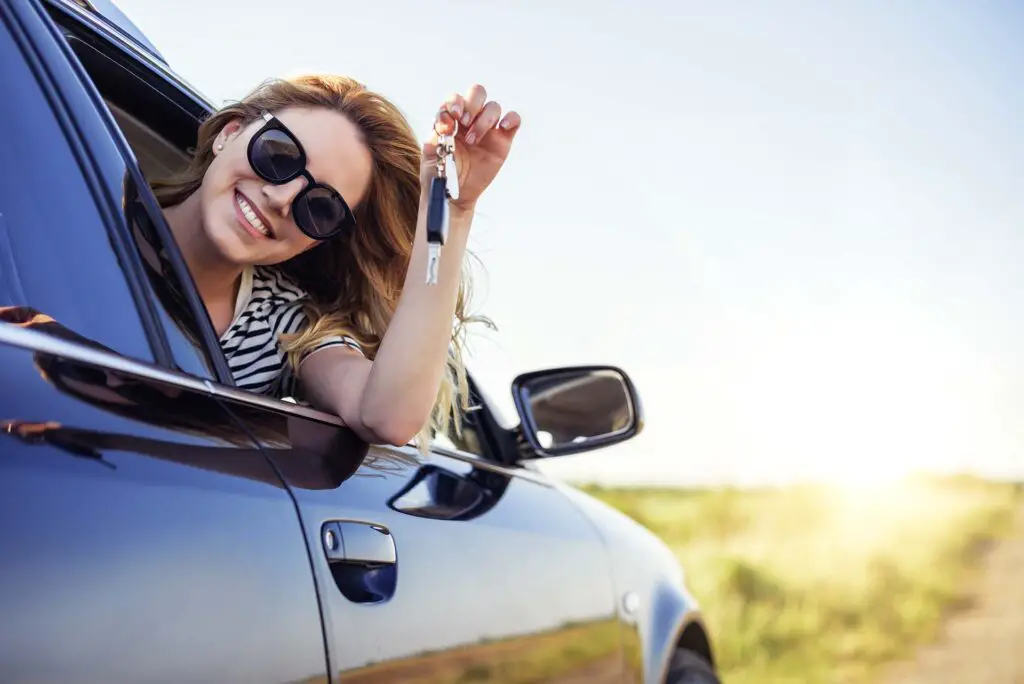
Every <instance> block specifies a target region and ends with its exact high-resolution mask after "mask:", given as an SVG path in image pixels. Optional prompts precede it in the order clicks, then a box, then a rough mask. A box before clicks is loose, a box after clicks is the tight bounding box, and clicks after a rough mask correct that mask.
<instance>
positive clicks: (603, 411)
mask: <svg viewBox="0 0 1024 684" xmlns="http://www.w3.org/2000/svg"><path fill="white" fill-rule="evenodd" d="M520 391H521V396H522V404H523V407H524V408H525V410H526V411H527V412H528V413H529V416H528V418H529V420H528V421H526V422H527V424H528V425H529V424H530V423H532V425H529V427H530V429H532V430H533V431H534V434H535V435H536V437H537V441H538V442H539V443H540V445H541V446H542V447H543V448H544V450H545V451H548V452H550V453H555V452H559V451H567V450H576V449H583V448H586V447H587V446H589V445H590V444H591V443H593V442H596V441H603V440H605V439H608V438H612V437H615V436H617V435H622V434H624V433H626V432H628V431H629V430H630V429H632V428H633V426H634V424H635V422H636V415H635V409H634V407H633V402H632V399H631V397H630V392H629V387H628V386H627V385H626V381H625V378H623V377H622V374H621V373H618V372H616V371H614V370H611V369H599V370H569V371H559V372H557V373H552V374H550V375H548V374H544V375H538V376H536V377H533V378H530V379H529V380H527V381H526V382H525V383H523V384H522V385H521V389H520Z"/></svg>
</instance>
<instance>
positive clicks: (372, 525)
mask: <svg viewBox="0 0 1024 684" xmlns="http://www.w3.org/2000/svg"><path fill="white" fill-rule="evenodd" d="M219 396H221V398H222V400H223V401H225V402H226V405H227V406H228V407H229V408H230V410H231V411H232V412H233V413H235V414H236V415H237V416H238V417H239V418H241V419H242V420H243V421H244V423H245V424H246V425H247V426H248V427H249V428H250V429H251V430H257V429H263V430H264V431H265V432H266V433H268V435H269V436H270V437H272V438H276V440H275V442H274V443H270V442H268V443H267V445H266V446H267V450H268V451H267V452H268V453H269V454H270V455H271V458H272V460H273V461H274V463H275V464H276V465H277V466H278V468H279V469H280V470H281V472H282V473H283V475H284V478H285V480H286V481H287V482H288V484H289V486H290V487H291V489H292V492H293V494H294V496H295V499H296V501H297V502H298V506H299V510H300V513H301V515H302V519H303V523H304V527H305V530H306V534H307V535H308V543H309V544H310V547H311V548H312V549H313V550H314V553H313V567H314V570H315V572H316V575H317V582H318V587H319V590H320V592H321V601H322V607H323V613H324V621H325V630H326V634H327V640H328V646H329V649H330V653H331V667H332V672H334V673H337V674H338V675H339V677H340V681H342V682H374V683H377V682H381V683H384V682H409V683H413V684H434V683H437V684H440V683H442V682H459V681H465V682H469V681H491V682H507V683H515V682H559V681H563V682H570V681H571V682H578V681H588V682H590V681H593V682H613V681H623V679H622V678H623V676H624V671H623V661H622V645H621V642H620V637H619V631H618V622H617V618H618V611H617V605H616V599H615V596H614V590H613V587H612V584H611V580H610V575H609V565H608V560H607V558H606V556H605V551H604V548H603V546H602V545H601V542H600V540H599V539H598V536H597V534H596V532H595V530H594V528H593V526H592V524H591V523H590V522H589V520H587V519H586V518H585V517H584V516H583V515H582V514H581V513H580V511H579V510H578V509H577V508H576V507H575V506H574V505H573V504H571V503H570V502H569V501H568V499H567V498H565V497H564V496H563V495H562V494H561V493H560V492H559V491H558V490H557V489H555V488H554V487H552V486H551V484H550V483H549V482H548V481H547V480H546V479H545V478H544V477H543V476H542V475H539V474H536V473H533V472H530V471H527V470H524V469H522V468H514V467H505V466H501V465H497V464H495V463H491V462H489V461H487V460H485V459H484V458H480V457H477V456H474V455H470V454H466V453H464V452H457V451H453V450H449V449H444V448H441V447H439V446H434V447H433V448H432V449H431V450H430V452H429V453H428V454H427V455H425V456H424V455H422V454H420V453H419V452H418V451H417V450H415V449H414V448H412V447H405V448H393V447H376V446H374V447H367V446H366V445H365V444H363V443H362V442H361V441H359V440H358V439H357V438H355V436H354V435H353V434H352V433H351V432H350V431H349V430H348V429H347V428H344V427H341V426H340V422H339V421H337V419H332V418H330V417H328V416H326V415H325V414H319V413H318V412H315V411H311V410H309V409H304V408H302V407H296V406H291V405H289V404H286V403H284V402H276V401H274V400H261V401H258V402H257V401H254V400H253V398H252V397H251V396H247V395H246V394H245V393H243V392H240V391H237V390H230V389H227V388H224V389H222V390H220V391H219ZM581 677H583V678H584V679H580V678H581Z"/></svg>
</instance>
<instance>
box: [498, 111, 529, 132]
mask: <svg viewBox="0 0 1024 684" xmlns="http://www.w3.org/2000/svg"><path fill="white" fill-rule="evenodd" d="M522 123H523V117H521V116H519V112H509V113H507V114H506V115H505V117H504V118H503V119H502V120H501V123H499V124H498V128H500V129H501V130H503V131H507V132H508V133H509V134H510V135H515V134H516V131H518V130H519V127H520V126H521V125H522Z"/></svg>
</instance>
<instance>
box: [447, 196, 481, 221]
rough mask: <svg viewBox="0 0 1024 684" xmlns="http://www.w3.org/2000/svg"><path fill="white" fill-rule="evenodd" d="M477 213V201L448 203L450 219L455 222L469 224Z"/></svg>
mask: <svg viewBox="0 0 1024 684" xmlns="http://www.w3.org/2000/svg"><path fill="white" fill-rule="evenodd" d="M475 213H476V202H470V203H462V202H458V201H456V202H449V203H448V220H449V221H451V222H452V223H453V224H456V223H457V224H464V225H467V226H468V225H469V224H470V222H471V221H472V220H473V214H475Z"/></svg>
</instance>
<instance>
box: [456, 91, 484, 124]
mask: <svg viewBox="0 0 1024 684" xmlns="http://www.w3.org/2000/svg"><path fill="white" fill-rule="evenodd" d="M486 102H487V89H486V88H484V87H483V86H482V85H480V84H479V83H474V84H473V85H471V86H470V87H469V90H468V91H466V98H465V104H466V108H465V111H464V112H463V114H462V120H461V123H462V125H463V127H464V128H469V126H470V125H471V124H472V123H473V121H474V119H476V117H477V116H478V115H479V114H480V110H482V109H483V108H484V104H485V103H486Z"/></svg>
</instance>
